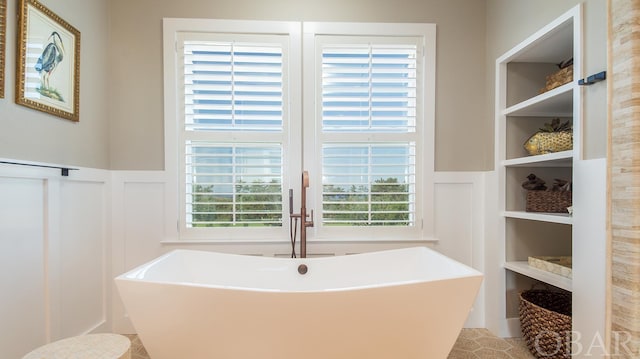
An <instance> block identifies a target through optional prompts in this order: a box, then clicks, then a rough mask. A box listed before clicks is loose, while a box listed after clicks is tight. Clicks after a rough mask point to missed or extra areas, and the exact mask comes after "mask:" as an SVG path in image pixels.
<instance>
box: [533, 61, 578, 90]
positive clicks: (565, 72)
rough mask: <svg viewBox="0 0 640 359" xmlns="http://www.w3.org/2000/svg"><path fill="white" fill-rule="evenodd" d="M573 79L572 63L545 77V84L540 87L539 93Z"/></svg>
mask: <svg viewBox="0 0 640 359" xmlns="http://www.w3.org/2000/svg"><path fill="white" fill-rule="evenodd" d="M571 81H573V65H569V66H567V67H565V68H563V69H560V70H559V71H557V72H555V73H553V74H551V75H549V76H547V77H546V82H545V86H544V87H543V88H542V89H540V93H543V92H547V91H549V90H553V89H554V88H556V87H560V86H562V85H564V84H566V83H569V82H571Z"/></svg>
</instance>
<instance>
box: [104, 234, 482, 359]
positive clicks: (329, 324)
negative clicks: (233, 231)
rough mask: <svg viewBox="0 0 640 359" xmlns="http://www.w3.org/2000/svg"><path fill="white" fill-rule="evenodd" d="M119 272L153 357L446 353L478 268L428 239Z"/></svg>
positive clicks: (197, 258) (429, 356)
mask: <svg viewBox="0 0 640 359" xmlns="http://www.w3.org/2000/svg"><path fill="white" fill-rule="evenodd" d="M301 264H304V265H306V267H307V273H306V274H300V273H299V269H300V271H303V270H302V268H299V266H300V265H301ZM115 281H116V283H117V287H118V290H119V292H120V296H121V297H122V299H123V301H124V304H125V307H126V309H127V312H128V313H129V316H130V318H131V320H132V322H133V325H134V327H135V329H136V331H137V332H138V335H139V336H140V339H141V340H142V342H143V344H144V346H145V348H146V349H147V351H148V352H149V355H150V356H151V358H152V359H294V358H296V359H297V358H304V359H440V358H442V359H444V358H446V357H447V354H448V353H449V351H450V350H451V348H452V346H453V344H454V343H455V341H456V338H457V336H458V334H459V332H460V330H461V329H462V326H463V325H464V321H465V319H466V318H467V315H468V313H469V310H470V308H471V305H472V304H473V301H474V298H475V296H476V294H477V291H478V289H479V287H480V283H481V281H482V274H481V273H479V272H478V271H476V270H474V269H472V268H469V267H467V266H465V265H463V264H460V263H458V262H456V261H454V260H452V259H450V258H447V257H445V256H443V255H441V254H439V253H437V252H435V251H433V250H430V249H427V248H425V247H415V248H408V249H399V250H389V251H382V252H374V253H365V254H356V255H349V256H340V257H326V258H305V259H302V258H298V259H284V258H271V257H253V256H243V255H233V254H222V253H214V252H203V251H192V250H176V251H172V252H170V253H168V254H166V255H163V256H161V257H159V258H157V259H155V260H153V261H151V262H149V263H146V264H144V265H142V266H140V267H138V268H136V269H134V270H132V271H130V272H128V273H125V274H123V275H121V276H119V277H117V278H116V279H115Z"/></svg>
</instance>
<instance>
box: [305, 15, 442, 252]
mask: <svg viewBox="0 0 640 359" xmlns="http://www.w3.org/2000/svg"><path fill="white" fill-rule="evenodd" d="M304 26H305V30H304V34H305V38H304V40H305V41H306V42H307V46H306V47H305V49H306V52H305V59H310V60H307V61H306V62H305V73H314V74H315V78H314V89H313V91H311V89H309V90H308V91H306V92H305V94H306V96H307V97H305V106H304V108H305V120H306V124H307V126H306V127H305V128H312V129H313V131H308V132H307V133H305V139H306V141H307V142H309V143H313V144H314V147H313V149H308V148H305V149H306V152H305V158H306V159H307V160H306V161H305V164H307V163H308V164H310V165H313V164H316V165H315V167H314V168H313V170H310V173H311V174H312V175H315V178H314V181H313V182H315V183H318V184H320V185H319V186H318V187H316V188H317V190H316V192H314V195H315V203H314V207H315V208H317V209H318V208H319V210H317V212H318V213H319V216H318V217H319V218H316V221H315V223H316V233H315V234H316V237H315V238H318V239H327V240H332V239H335V238H349V239H355V240H360V239H364V240H376V239H382V240H408V239H422V238H424V237H427V236H429V234H430V233H429V231H430V229H431V228H432V226H431V223H430V220H429V218H430V217H429V216H428V214H430V213H431V211H430V209H429V207H430V205H431V204H432V202H433V199H432V198H433V197H432V189H431V187H432V179H431V174H432V172H433V123H434V117H433V116H434V107H433V106H434V105H433V103H434V102H433V99H434V86H435V81H434V74H435V68H434V59H435V44H434V41H435V33H434V27H433V25H425V24H339V25H336V24H326V23H305V24H304ZM310 43H311V44H310ZM425 221H426V223H425Z"/></svg>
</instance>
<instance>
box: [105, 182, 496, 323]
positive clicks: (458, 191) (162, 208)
mask: <svg viewBox="0 0 640 359" xmlns="http://www.w3.org/2000/svg"><path fill="white" fill-rule="evenodd" d="M164 176H165V174H164V172H161V171H158V172H154V171H114V172H112V179H113V182H112V190H113V207H112V219H113V223H112V228H113V230H112V238H113V241H112V243H113V258H112V265H113V276H117V275H119V274H121V273H124V272H126V271H127V270H130V269H132V268H134V267H136V266H138V265H140V264H142V263H144V262H146V261H148V260H151V259H153V258H155V257H157V256H158V255H160V254H162V253H165V252H167V251H170V250H172V249H177V248H190V249H199V250H215V251H221V252H229V253H241V254H251V255H264V256H281V257H288V256H289V254H290V253H291V249H290V244H289V242H288V240H287V239H286V238H284V239H283V241H282V242H268V243H251V244H246V243H244V244H243V243H235V244H234V243H197V242H191V243H180V242H178V241H176V240H175V232H176V223H175V221H174V220H171V219H169V218H171V209H170V208H167V203H166V202H169V201H165V191H169V192H174V191H172V190H171V189H169V188H166V187H165V186H166V184H165V183H166V181H165V177H164ZM484 177H485V173H483V172H439V173H437V174H436V176H435V191H434V192H435V198H434V200H435V201H436V205H435V208H437V209H438V210H437V211H436V214H435V220H434V222H435V228H434V233H435V237H436V238H437V241H433V242H429V243H428V244H427V245H429V246H430V247H433V248H435V249H437V250H438V251H440V252H442V253H444V254H446V255H448V256H450V257H452V258H454V259H456V260H458V261H460V262H462V263H465V264H467V265H470V266H473V267H474V268H477V269H479V270H481V271H482V269H483V267H484V250H483V248H484V213H485V211H484V206H485V201H484V193H485V180H484ZM422 244H424V243H422ZM415 245H418V244H417V243H415V242H400V243H395V242H394V243H389V242H383V243H357V242H348V241H345V242H320V243H318V242H315V243H313V242H312V243H309V244H308V253H309V255H310V256H312V255H323V256H326V255H344V254H352V253H359V252H367V251H374V250H384V249H390V248H398V247H409V246H415ZM113 313H114V315H113V329H114V331H116V332H120V333H133V332H134V329H133V327H132V326H131V323H130V322H129V320H128V319H127V317H126V312H125V309H124V307H123V305H122V303H121V301H120V298H119V296H118V293H117V290H115V289H114V290H113ZM467 326H468V327H484V295H483V289H481V293H480V295H479V297H478V300H477V302H476V305H475V306H474V310H473V311H472V313H471V315H470V317H469V319H468V321H467Z"/></svg>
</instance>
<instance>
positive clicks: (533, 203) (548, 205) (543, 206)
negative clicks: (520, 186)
mask: <svg viewBox="0 0 640 359" xmlns="http://www.w3.org/2000/svg"><path fill="white" fill-rule="evenodd" d="M571 205H572V192H571V191H527V205H526V209H525V210H526V211H527V212H547V213H568V210H567V207H571Z"/></svg>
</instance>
